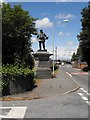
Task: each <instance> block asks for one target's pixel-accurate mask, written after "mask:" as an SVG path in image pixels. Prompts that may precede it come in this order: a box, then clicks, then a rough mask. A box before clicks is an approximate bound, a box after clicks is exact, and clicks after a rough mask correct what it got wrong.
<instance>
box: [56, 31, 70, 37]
mask: <svg viewBox="0 0 90 120" xmlns="http://www.w3.org/2000/svg"><path fill="white" fill-rule="evenodd" d="M70 35H71V33H70V32H68V33H63V32H59V33H58V36H59V37H63V36H70Z"/></svg>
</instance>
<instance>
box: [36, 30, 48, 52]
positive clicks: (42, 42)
mask: <svg viewBox="0 0 90 120" xmlns="http://www.w3.org/2000/svg"><path fill="white" fill-rule="evenodd" d="M37 39H39V40H38V41H39V51H41V45H42V46H43V49H44V51H47V50H46V49H45V40H46V39H48V37H47V36H46V34H45V33H44V32H43V30H40V32H39V33H38V35H37Z"/></svg>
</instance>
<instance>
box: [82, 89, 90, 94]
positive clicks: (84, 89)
mask: <svg viewBox="0 0 90 120" xmlns="http://www.w3.org/2000/svg"><path fill="white" fill-rule="evenodd" d="M80 89H81V90H82V91H83V92H85V93H86V94H87V95H90V93H88V92H87V90H85V89H84V88H80Z"/></svg>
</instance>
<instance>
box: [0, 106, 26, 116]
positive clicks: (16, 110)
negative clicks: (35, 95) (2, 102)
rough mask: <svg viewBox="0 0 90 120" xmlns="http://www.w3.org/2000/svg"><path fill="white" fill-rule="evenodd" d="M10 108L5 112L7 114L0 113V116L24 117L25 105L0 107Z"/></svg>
mask: <svg viewBox="0 0 90 120" xmlns="http://www.w3.org/2000/svg"><path fill="white" fill-rule="evenodd" d="M10 108H11V110H10V111H9V112H8V113H7V115H0V118H24V115H25V112H26V109H27V107H23V106H20V107H0V109H1V110H3V109H10Z"/></svg>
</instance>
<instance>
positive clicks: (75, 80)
mask: <svg viewBox="0 0 90 120" xmlns="http://www.w3.org/2000/svg"><path fill="white" fill-rule="evenodd" d="M66 74H67V75H69V76H70V77H71V78H72V79H73V81H74V82H75V83H76V84H77V85H78V82H77V81H76V80H75V79H74V78H73V76H72V75H71V74H70V73H68V72H66Z"/></svg>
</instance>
